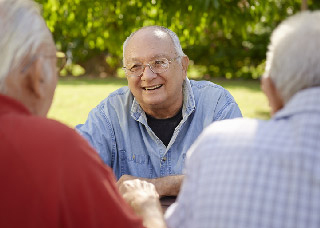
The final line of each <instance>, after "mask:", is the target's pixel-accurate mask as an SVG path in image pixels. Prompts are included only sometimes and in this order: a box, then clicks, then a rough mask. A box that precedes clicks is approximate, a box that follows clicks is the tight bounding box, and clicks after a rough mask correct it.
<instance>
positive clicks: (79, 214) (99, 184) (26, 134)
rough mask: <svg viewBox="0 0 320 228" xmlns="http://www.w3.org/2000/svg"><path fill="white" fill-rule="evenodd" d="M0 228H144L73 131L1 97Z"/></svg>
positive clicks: (109, 173) (107, 170)
mask: <svg viewBox="0 0 320 228" xmlns="http://www.w3.org/2000/svg"><path fill="white" fill-rule="evenodd" d="M0 183H1V185H0V227H6V228H8V227H32V228H35V227H44V228H50V227H77V228H78V227H88V228H91V227H126V228H128V227H143V226H142V220H141V219H140V218H137V217H136V216H135V215H134V213H133V211H132V210H131V208H130V207H129V206H128V205H127V204H126V203H125V202H124V200H123V199H122V198H121V196H120V195H119V193H118V191H117V188H116V185H115V178H114V176H113V173H112V171H111V170H110V168H108V167H106V166H105V165H104V164H103V162H102V161H101V160H100V158H99V156H98V154H97V153H96V152H95V151H94V150H93V149H92V148H91V147H90V146H89V145H88V143H87V142H86V141H85V140H84V139H82V137H81V136H79V135H78V134H77V133H76V132H75V131H74V130H72V129H70V128H68V127H66V126H64V125H62V124H60V123H59V122H57V121H54V120H49V119H46V118H42V117H38V116H34V115H31V114H30V112H29V111H28V110H27V109H26V108H25V107H24V106H23V105H22V104H20V103H19V102H17V101H15V100H13V99H11V98H9V97H6V96H3V95H0Z"/></svg>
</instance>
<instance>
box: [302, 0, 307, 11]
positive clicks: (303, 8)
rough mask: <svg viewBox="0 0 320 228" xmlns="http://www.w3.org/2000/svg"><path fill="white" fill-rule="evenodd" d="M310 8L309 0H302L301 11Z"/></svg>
mask: <svg viewBox="0 0 320 228" xmlns="http://www.w3.org/2000/svg"><path fill="white" fill-rule="evenodd" d="M307 9H308V0H301V11H304V10H307Z"/></svg>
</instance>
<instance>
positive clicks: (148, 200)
mask: <svg viewBox="0 0 320 228" xmlns="http://www.w3.org/2000/svg"><path fill="white" fill-rule="evenodd" d="M122 177H123V179H125V180H121V178H122ZM122 177H121V178H120V180H121V181H120V180H119V181H118V183H117V184H118V187H119V191H120V194H121V195H122V196H123V198H124V199H125V200H126V201H127V202H128V204H129V205H130V206H131V207H132V208H133V210H134V211H135V212H136V213H137V214H139V215H141V214H142V213H143V211H144V210H145V209H146V207H149V206H150V205H152V204H157V203H158V204H159V194H158V193H157V191H156V188H155V186H154V185H153V184H151V183H148V182H146V181H141V180H139V179H134V180H132V178H133V177H132V176H129V175H125V176H122ZM159 205H160V204H159Z"/></svg>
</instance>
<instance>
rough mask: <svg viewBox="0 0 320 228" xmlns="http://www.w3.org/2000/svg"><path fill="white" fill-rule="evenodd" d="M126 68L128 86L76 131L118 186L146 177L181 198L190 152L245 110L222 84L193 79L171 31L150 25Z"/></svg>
mask: <svg viewBox="0 0 320 228" xmlns="http://www.w3.org/2000/svg"><path fill="white" fill-rule="evenodd" d="M123 63H124V69H125V71H126V76H127V79H128V86H126V87H123V88H120V89H118V90H116V91H115V92H113V93H111V94H110V95H109V96H108V97H107V98H106V99H104V100H103V101H102V102H101V103H100V104H99V105H98V106H97V107H95V108H94V109H93V110H92V111H91V112H90V113H89V116H88V119H87V121H86V122H85V124H80V125H78V126H77V127H76V129H77V130H78V132H79V133H80V134H81V135H83V136H84V137H85V138H86V139H87V140H88V141H89V142H90V143H91V145H92V146H93V147H94V148H95V149H96V150H97V151H98V153H99V154H100V156H101V158H102V159H103V161H104V162H105V163H106V164H107V165H109V166H110V167H111V168H112V169H113V171H114V173H115V175H116V177H117V179H120V180H119V183H122V182H123V181H124V180H127V179H132V178H136V177H139V178H140V179H143V180H147V181H149V182H151V183H153V184H155V186H156V189H157V191H158V193H159V195H160V196H164V195H173V196H174V195H177V194H178V193H179V190H180V185H181V182H182V180H183V175H181V173H182V169H183V167H184V160H185V154H186V152H187V150H188V149H189V147H190V146H191V145H192V143H193V142H194V141H195V139H196V138H197V137H198V135H199V134H200V133H201V132H202V130H203V129H204V128H205V127H206V126H208V125H209V124H210V123H212V122H214V121H217V120H223V119H231V118H236V117H241V112H240V110H239V108H238V105H237V104H236V102H235V101H234V99H233V97H232V96H231V95H230V93H229V92H228V91H226V90H225V89H223V88H222V87H221V86H218V85H215V84H213V83H211V82H207V81H199V82H197V81H192V80H189V79H188V78H187V69H188V64H189V59H188V57H187V56H186V55H185V54H184V53H183V51H182V48H181V45H180V42H179V38H178V37H177V35H176V34H175V33H174V32H172V31H171V30H169V29H167V28H164V27H160V26H149V27H143V28H141V29H139V30H138V31H136V32H134V33H133V34H131V35H130V36H129V37H128V38H127V40H126V41H125V43H124V45H123ZM204 159H205V158H204Z"/></svg>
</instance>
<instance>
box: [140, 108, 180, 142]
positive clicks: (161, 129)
mask: <svg viewBox="0 0 320 228" xmlns="http://www.w3.org/2000/svg"><path fill="white" fill-rule="evenodd" d="M146 115H147V120H148V125H149V126H150V128H151V129H152V131H153V132H154V133H155V134H156V136H158V138H159V139H160V140H161V141H162V142H163V144H164V145H165V146H168V144H169V142H170V139H171V137H172V135H173V132H174V129H175V128H176V127H177V126H178V124H179V123H180V121H181V120H182V108H181V109H180V111H179V112H178V113H177V114H176V115H175V116H173V117H170V118H168V119H155V118H153V117H152V116H150V115H148V114H146Z"/></svg>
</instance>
